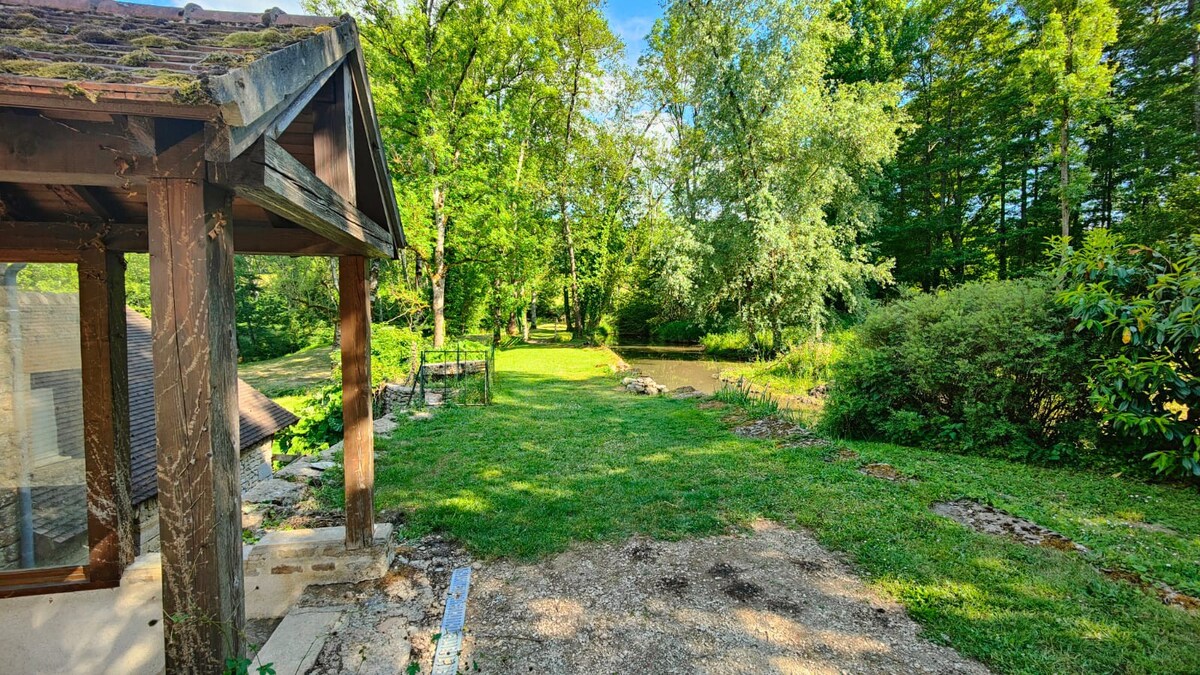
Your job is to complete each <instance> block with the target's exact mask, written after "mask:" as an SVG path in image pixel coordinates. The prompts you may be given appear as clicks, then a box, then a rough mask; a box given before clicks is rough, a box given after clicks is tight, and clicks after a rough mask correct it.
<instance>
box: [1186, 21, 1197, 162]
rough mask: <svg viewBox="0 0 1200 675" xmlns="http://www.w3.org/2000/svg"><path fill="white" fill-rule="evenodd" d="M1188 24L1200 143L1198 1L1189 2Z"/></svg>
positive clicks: (1194, 108) (1194, 109) (1194, 102)
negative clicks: (1190, 33) (1190, 29)
mask: <svg viewBox="0 0 1200 675" xmlns="http://www.w3.org/2000/svg"><path fill="white" fill-rule="evenodd" d="M1187 10H1188V23H1189V24H1190V25H1191V26H1192V126H1193V127H1194V129H1195V132H1196V140H1197V142H1200V30H1197V29H1196V26H1200V9H1197V7H1196V0H1188V4H1187Z"/></svg>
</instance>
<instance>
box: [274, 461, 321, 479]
mask: <svg viewBox="0 0 1200 675" xmlns="http://www.w3.org/2000/svg"><path fill="white" fill-rule="evenodd" d="M315 461H317V458H316V456H313V455H306V456H304V457H301V458H300V459H297V460H296V461H294V462H292V463H291V464H288V465H287V466H285V467H283V468H282V469H280V470H278V471H276V472H275V476H276V477H277V478H305V479H307V478H320V477H321V470H319V469H314V468H313V466H312V464H313V462H315Z"/></svg>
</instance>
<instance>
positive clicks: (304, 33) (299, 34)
mask: <svg viewBox="0 0 1200 675" xmlns="http://www.w3.org/2000/svg"><path fill="white" fill-rule="evenodd" d="M315 32H316V31H314V30H313V29H312V28H309V27H308V26H296V27H295V28H293V29H292V30H291V33H290V34H291V36H292V39H293V40H303V39H304V38H307V37H312V34H313V33H315Z"/></svg>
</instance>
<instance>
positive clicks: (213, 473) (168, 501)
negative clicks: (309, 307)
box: [147, 178, 245, 673]
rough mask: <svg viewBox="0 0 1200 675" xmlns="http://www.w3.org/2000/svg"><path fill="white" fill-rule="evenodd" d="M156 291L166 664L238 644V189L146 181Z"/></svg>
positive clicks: (236, 650)
mask: <svg viewBox="0 0 1200 675" xmlns="http://www.w3.org/2000/svg"><path fill="white" fill-rule="evenodd" d="M147 199H148V202H149V248H150V302H151V307H152V312H151V318H152V334H153V356H154V399H155V404H154V406H155V408H154V409H155V417H156V419H155V428H156V437H157V442H158V501H159V522H160V529H161V535H160V536H161V540H162V576H163V615H164V617H165V620H164V629H165V634H166V635H165V639H166V663H167V672H170V673H215V672H223V671H224V669H225V663H226V659H230V658H238V657H240V655H241V654H242V631H243V626H244V624H245V592H244V588H243V583H242V528H241V492H240V481H239V472H238V456H237V447H238V402H237V343H236V340H235V334H234V297H233V241H232V239H231V236H230V214H231V213H232V199H231V197H230V195H229V193H227V192H225V191H223V190H220V189H217V188H215V187H213V186H211V185H209V184H208V183H206V182H204V181H197V180H183V179H165V178H152V179H150V180H149V181H148V186H147Z"/></svg>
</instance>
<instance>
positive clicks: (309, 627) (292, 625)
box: [250, 607, 344, 675]
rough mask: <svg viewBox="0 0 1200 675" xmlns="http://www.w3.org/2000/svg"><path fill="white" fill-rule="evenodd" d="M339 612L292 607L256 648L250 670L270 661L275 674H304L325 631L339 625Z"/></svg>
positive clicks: (323, 638)
mask: <svg viewBox="0 0 1200 675" xmlns="http://www.w3.org/2000/svg"><path fill="white" fill-rule="evenodd" d="M343 615H344V612H343V609H342V608H340V607H305V608H297V607H294V608H292V609H291V611H289V612H288V613H287V616H285V617H283V621H281V622H279V626H278V627H276V628H275V632H274V633H271V637H270V638H269V639H268V640H267V644H265V645H263V648H262V649H261V650H259V652H258V656H257V657H256V658H255V659H254V663H253V664H252V665H251V667H250V671H251V672H254V670H255V668H257V667H258V666H260V665H267V664H271V666H272V667H273V668H274V669H275V672H276V674H277V675H303V674H304V673H307V672H308V669H309V668H312V667H313V664H314V663H316V661H317V656H318V655H319V654H320V653H321V649H322V648H323V647H324V646H325V641H326V640H327V639H329V634H330V633H332V632H333V631H335V630H337V629H338V628H339V627H340V626H341V624H342V622H343V620H344V617H343Z"/></svg>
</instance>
